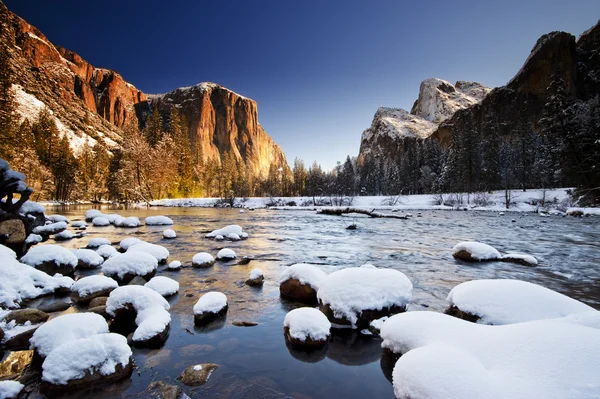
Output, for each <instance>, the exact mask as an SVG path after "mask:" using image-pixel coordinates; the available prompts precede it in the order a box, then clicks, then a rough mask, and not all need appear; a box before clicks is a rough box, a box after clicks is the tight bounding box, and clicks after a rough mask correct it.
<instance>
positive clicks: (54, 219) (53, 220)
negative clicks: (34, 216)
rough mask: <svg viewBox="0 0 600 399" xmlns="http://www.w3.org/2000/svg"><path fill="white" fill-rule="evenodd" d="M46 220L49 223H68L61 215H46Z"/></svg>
mask: <svg viewBox="0 0 600 399" xmlns="http://www.w3.org/2000/svg"><path fill="white" fill-rule="evenodd" d="M46 220H48V221H50V222H51V223H56V222H65V223H69V219H68V218H67V217H66V216H63V215H48V216H46Z"/></svg>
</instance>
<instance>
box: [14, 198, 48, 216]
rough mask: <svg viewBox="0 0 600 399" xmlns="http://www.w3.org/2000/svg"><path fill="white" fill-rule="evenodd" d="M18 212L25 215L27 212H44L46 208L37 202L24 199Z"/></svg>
mask: <svg viewBox="0 0 600 399" xmlns="http://www.w3.org/2000/svg"><path fill="white" fill-rule="evenodd" d="M19 212H21V213H23V214H25V215H27V214H29V213H44V212H46V208H44V206H43V205H41V204H38V203H37V202H34V201H25V202H24V203H23V205H21V209H19Z"/></svg>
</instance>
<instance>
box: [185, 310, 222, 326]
mask: <svg viewBox="0 0 600 399" xmlns="http://www.w3.org/2000/svg"><path fill="white" fill-rule="evenodd" d="M227 309H229V306H228V305H225V307H223V308H222V309H221V310H219V311H218V312H201V313H197V314H194V324H195V325H197V326H203V325H205V324H208V323H210V322H212V321H214V320H215V319H218V318H220V317H223V316H225V315H226V314H227Z"/></svg>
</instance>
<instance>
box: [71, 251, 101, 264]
mask: <svg viewBox="0 0 600 399" xmlns="http://www.w3.org/2000/svg"><path fill="white" fill-rule="evenodd" d="M71 252H73V254H74V255H75V256H76V257H77V267H78V268H79V269H95V268H97V267H100V266H101V265H102V263H104V258H103V257H102V256H100V254H98V253H97V252H96V251H94V250H92V249H72V250H71Z"/></svg>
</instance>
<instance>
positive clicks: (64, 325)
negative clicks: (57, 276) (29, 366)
mask: <svg viewBox="0 0 600 399" xmlns="http://www.w3.org/2000/svg"><path fill="white" fill-rule="evenodd" d="M105 333H108V324H107V323H106V320H104V318H103V317H102V316H100V315H97V314H94V313H70V314H65V315H62V316H58V317H56V318H54V319H52V320H50V321H48V322H46V323H44V324H42V325H41V326H40V327H39V328H38V329H37V330H36V331H35V332H34V333H33V337H31V339H30V340H29V342H30V343H31V349H33V350H35V352H36V353H37V354H38V355H39V356H40V357H41V358H46V357H47V356H48V355H49V354H50V353H52V351H54V350H55V349H56V348H58V347H60V346H61V345H64V344H66V343H69V342H73V341H75V340H77V339H79V338H85V337H88V336H90V335H95V334H105Z"/></svg>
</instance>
